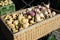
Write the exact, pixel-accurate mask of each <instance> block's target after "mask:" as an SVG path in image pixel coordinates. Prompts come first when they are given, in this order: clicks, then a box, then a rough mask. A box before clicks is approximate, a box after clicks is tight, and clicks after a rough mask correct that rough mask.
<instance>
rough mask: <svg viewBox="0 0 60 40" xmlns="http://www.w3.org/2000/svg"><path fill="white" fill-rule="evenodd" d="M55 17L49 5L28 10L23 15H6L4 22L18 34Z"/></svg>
mask: <svg viewBox="0 0 60 40" xmlns="http://www.w3.org/2000/svg"><path fill="white" fill-rule="evenodd" d="M55 15H56V12H55V11H51V10H50V8H49V5H46V6H41V5H37V6H36V7H33V8H27V9H26V12H23V13H14V14H9V15H5V16H4V19H3V20H4V22H5V23H6V24H7V25H8V26H9V28H10V29H11V31H12V32H13V33H16V32H18V31H21V30H23V29H25V28H28V27H29V26H31V25H34V24H35V23H38V22H41V21H42V20H45V19H47V18H51V17H53V16H55Z"/></svg>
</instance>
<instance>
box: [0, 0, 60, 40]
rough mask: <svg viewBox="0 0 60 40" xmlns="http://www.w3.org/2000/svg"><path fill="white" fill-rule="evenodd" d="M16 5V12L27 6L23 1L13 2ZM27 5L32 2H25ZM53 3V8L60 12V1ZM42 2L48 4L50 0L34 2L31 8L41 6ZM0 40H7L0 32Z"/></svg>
mask: <svg viewBox="0 0 60 40" xmlns="http://www.w3.org/2000/svg"><path fill="white" fill-rule="evenodd" d="M12 1H13V2H14V3H15V6H16V10H19V9H21V8H23V7H24V6H26V4H24V3H23V2H22V1H21V0H12ZM25 1H26V2H27V3H29V2H30V1H32V0H25ZM49 1H50V3H51V5H50V6H51V7H52V8H54V9H56V10H60V0H49ZM41 2H45V3H46V4H47V3H48V0H34V2H32V3H31V6H36V5H37V4H41ZM27 7H30V6H26V7H25V8H27ZM0 40H6V38H5V37H4V34H3V33H2V31H1V30H0Z"/></svg>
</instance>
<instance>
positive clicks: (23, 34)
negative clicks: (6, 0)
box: [0, 9, 60, 40]
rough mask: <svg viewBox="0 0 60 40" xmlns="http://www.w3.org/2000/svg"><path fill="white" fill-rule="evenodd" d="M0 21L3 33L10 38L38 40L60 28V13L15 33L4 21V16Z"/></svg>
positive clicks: (14, 39) (11, 39)
mask: <svg viewBox="0 0 60 40" xmlns="http://www.w3.org/2000/svg"><path fill="white" fill-rule="evenodd" d="M52 10H53V9H52ZM23 11H25V9H23V10H19V11H17V12H15V13H20V12H23ZM55 11H56V10H55ZM56 12H57V13H60V12H59V11H56ZM1 17H3V16H1ZM0 23H1V30H2V31H3V33H4V34H5V36H6V38H7V39H8V40H36V39H38V38H41V37H43V36H45V35H47V34H48V33H50V32H52V31H54V30H56V29H58V28H60V14H58V15H56V16H55V17H52V18H49V19H46V20H43V21H41V22H39V23H36V24H34V25H32V26H31V27H28V28H26V29H24V30H22V31H20V32H18V33H15V34H13V33H12V32H11V31H10V30H9V28H8V27H7V26H6V25H5V23H4V22H3V20H2V18H1V19H0Z"/></svg>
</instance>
